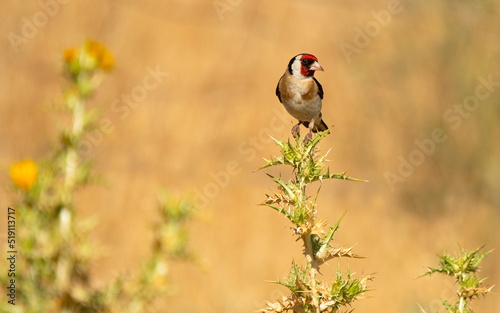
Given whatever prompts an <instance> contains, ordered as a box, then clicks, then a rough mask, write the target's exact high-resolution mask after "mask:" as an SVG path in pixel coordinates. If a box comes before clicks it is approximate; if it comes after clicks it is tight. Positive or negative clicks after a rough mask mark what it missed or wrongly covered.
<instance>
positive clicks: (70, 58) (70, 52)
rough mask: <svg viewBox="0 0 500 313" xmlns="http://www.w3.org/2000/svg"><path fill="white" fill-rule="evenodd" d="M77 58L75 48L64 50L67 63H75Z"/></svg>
mask: <svg viewBox="0 0 500 313" xmlns="http://www.w3.org/2000/svg"><path fill="white" fill-rule="evenodd" d="M75 56H76V49H75V48H69V49H66V50H64V54H63V57H64V61H66V63H70V62H71V61H73V60H74V59H75Z"/></svg>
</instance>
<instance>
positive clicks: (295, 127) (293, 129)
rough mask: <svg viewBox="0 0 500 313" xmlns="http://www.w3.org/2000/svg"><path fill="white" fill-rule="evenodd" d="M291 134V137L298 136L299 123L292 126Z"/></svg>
mask: <svg viewBox="0 0 500 313" xmlns="http://www.w3.org/2000/svg"><path fill="white" fill-rule="evenodd" d="M292 136H293V138H297V136H299V137H300V123H299V124H297V125H295V126H294V127H292Z"/></svg>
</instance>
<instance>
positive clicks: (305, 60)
mask: <svg viewBox="0 0 500 313" xmlns="http://www.w3.org/2000/svg"><path fill="white" fill-rule="evenodd" d="M300 63H302V65H308V63H309V61H308V60H307V59H302V60H301V61H300Z"/></svg>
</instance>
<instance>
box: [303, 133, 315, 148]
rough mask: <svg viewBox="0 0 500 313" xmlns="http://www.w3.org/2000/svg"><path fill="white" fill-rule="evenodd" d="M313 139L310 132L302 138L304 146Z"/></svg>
mask: <svg viewBox="0 0 500 313" xmlns="http://www.w3.org/2000/svg"><path fill="white" fill-rule="evenodd" d="M312 139H313V135H312V131H311V130H310V131H309V133H307V135H306V136H305V137H304V141H303V142H304V145H307V144H308V143H309V141H311V140H312Z"/></svg>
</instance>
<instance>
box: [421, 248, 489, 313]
mask: <svg viewBox="0 0 500 313" xmlns="http://www.w3.org/2000/svg"><path fill="white" fill-rule="evenodd" d="M481 249H482V247H481V248H478V249H476V250H474V251H465V250H464V249H462V250H461V251H460V253H458V254H456V255H455V256H451V255H449V254H447V253H443V254H442V255H440V256H439V267H436V268H433V267H429V268H428V270H427V272H426V273H425V274H423V275H422V276H420V277H423V276H428V275H432V274H434V273H439V274H443V275H447V276H452V277H454V278H455V280H456V283H457V285H458V289H457V297H458V299H457V301H456V302H455V303H454V304H450V303H449V302H448V301H447V300H445V299H441V301H442V302H443V305H444V306H445V307H446V309H447V310H448V311H449V312H453V313H472V309H471V307H470V306H469V304H468V302H470V301H472V300H473V299H474V297H476V298H479V296H481V295H482V296H486V295H487V294H489V293H490V292H491V290H492V289H493V287H494V286H491V287H481V286H482V283H483V282H484V281H485V280H486V278H482V279H480V278H479V277H478V276H477V275H476V274H477V272H478V271H479V263H481V261H482V260H483V259H484V257H485V256H487V255H488V254H489V253H490V252H491V250H490V251H488V252H486V253H479V251H481ZM422 311H423V310H422Z"/></svg>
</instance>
